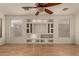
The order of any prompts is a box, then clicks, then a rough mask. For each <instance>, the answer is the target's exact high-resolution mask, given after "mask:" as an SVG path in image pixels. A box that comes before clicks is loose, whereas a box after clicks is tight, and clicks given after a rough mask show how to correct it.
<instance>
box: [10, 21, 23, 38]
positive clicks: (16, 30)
mask: <svg viewBox="0 0 79 59" xmlns="http://www.w3.org/2000/svg"><path fill="white" fill-rule="evenodd" d="M11 36H12V37H21V36H22V21H21V20H11Z"/></svg>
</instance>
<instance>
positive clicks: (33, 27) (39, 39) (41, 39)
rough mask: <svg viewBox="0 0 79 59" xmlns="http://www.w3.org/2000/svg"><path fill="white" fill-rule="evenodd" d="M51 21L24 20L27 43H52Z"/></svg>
mask: <svg viewBox="0 0 79 59" xmlns="http://www.w3.org/2000/svg"><path fill="white" fill-rule="evenodd" d="M53 30H54V28H53V20H52V19H51V20H48V21H47V20H30V19H28V20H26V36H27V40H26V42H27V43H53Z"/></svg>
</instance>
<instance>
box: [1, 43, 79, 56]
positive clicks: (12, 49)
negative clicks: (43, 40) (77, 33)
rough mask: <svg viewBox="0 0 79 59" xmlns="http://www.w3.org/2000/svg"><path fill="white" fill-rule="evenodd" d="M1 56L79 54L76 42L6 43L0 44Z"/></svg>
mask: <svg viewBox="0 0 79 59" xmlns="http://www.w3.org/2000/svg"><path fill="white" fill-rule="evenodd" d="M0 56H79V46H78V45H74V44H64V45H61V44H59V45H58V44H56V45H51V44H47V45H45V44H42V45H41V44H36V45H35V44H6V45H2V46H0Z"/></svg>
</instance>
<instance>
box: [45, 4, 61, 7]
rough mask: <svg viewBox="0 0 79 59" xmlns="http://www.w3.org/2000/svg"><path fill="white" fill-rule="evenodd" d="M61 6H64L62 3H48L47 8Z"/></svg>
mask: <svg viewBox="0 0 79 59" xmlns="http://www.w3.org/2000/svg"><path fill="white" fill-rule="evenodd" d="M59 4H62V3H48V4H46V5H45V7H51V6H56V5H59Z"/></svg>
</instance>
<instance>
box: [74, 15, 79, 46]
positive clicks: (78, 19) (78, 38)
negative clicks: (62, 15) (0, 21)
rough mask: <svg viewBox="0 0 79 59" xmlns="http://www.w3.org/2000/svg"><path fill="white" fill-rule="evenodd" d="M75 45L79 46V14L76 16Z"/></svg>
mask: <svg viewBox="0 0 79 59" xmlns="http://www.w3.org/2000/svg"><path fill="white" fill-rule="evenodd" d="M75 43H76V44H78V45H79V14H77V15H76V16H75Z"/></svg>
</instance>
